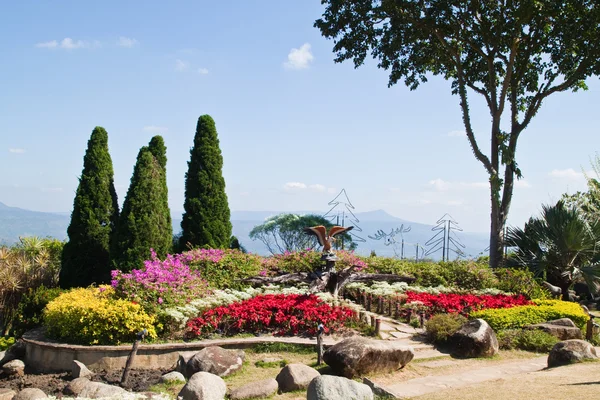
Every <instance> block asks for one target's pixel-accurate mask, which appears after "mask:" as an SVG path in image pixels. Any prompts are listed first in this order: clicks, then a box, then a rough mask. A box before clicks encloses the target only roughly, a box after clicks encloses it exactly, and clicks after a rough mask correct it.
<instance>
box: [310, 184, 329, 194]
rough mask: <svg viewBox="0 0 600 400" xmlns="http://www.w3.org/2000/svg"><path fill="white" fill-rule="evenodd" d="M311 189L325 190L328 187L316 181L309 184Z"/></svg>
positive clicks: (316, 190)
mask: <svg viewBox="0 0 600 400" xmlns="http://www.w3.org/2000/svg"><path fill="white" fill-rule="evenodd" d="M309 188H310V189H312V190H314V191H315V192H324V191H326V190H327V188H326V187H325V186H324V185H321V184H319V183H316V184H314V185H310V186H309Z"/></svg>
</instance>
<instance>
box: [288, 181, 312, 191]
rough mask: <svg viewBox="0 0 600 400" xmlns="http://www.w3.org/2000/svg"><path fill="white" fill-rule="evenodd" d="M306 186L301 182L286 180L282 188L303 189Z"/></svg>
mask: <svg viewBox="0 0 600 400" xmlns="http://www.w3.org/2000/svg"><path fill="white" fill-rule="evenodd" d="M306 188H307V186H306V183H302V182H287V183H286V184H285V185H283V189H284V190H286V191H292V190H304V189H306Z"/></svg>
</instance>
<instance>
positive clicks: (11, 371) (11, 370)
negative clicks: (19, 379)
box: [2, 360, 25, 376]
mask: <svg viewBox="0 0 600 400" xmlns="http://www.w3.org/2000/svg"><path fill="white" fill-rule="evenodd" d="M2 371H3V372H4V373H5V374H6V375H8V376H12V375H18V376H23V375H25V363H24V362H23V361H21V360H12V361H9V362H7V363H6V364H4V365H3V366H2Z"/></svg>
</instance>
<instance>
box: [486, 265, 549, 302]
mask: <svg viewBox="0 0 600 400" xmlns="http://www.w3.org/2000/svg"><path fill="white" fill-rule="evenodd" d="M494 273H495V274H496V277H497V278H498V284H497V285H496V287H497V288H498V289H500V290H503V291H505V292H512V293H521V294H523V295H525V296H527V297H528V298H530V299H548V298H550V294H549V293H548V291H547V290H546V289H545V288H543V287H542V286H540V284H539V283H538V281H537V280H536V279H535V277H534V276H533V273H532V272H531V271H529V270H526V269H517V268H498V269H496V270H494Z"/></svg>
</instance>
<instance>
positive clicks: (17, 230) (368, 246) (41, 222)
mask: <svg viewBox="0 0 600 400" xmlns="http://www.w3.org/2000/svg"><path fill="white" fill-rule="evenodd" d="M280 213H281V211H232V212H231V223H232V225H233V234H234V235H235V236H237V238H238V239H239V240H240V242H241V243H242V245H243V246H244V247H245V248H246V249H247V250H248V251H250V252H252V253H258V254H262V255H267V254H269V253H268V251H267V248H266V246H265V245H264V244H263V243H261V242H259V241H253V240H251V239H250V237H249V233H250V231H251V230H252V228H254V227H255V226H257V225H260V224H262V223H263V222H264V220H265V219H266V218H268V217H269V216H273V215H277V214H280ZM296 213H298V214H305V213H309V212H308V211H298V212H296ZM310 213H314V214H323V213H321V212H315V211H312V212H310ZM181 215H182V212H173V213H172V217H173V232H179V231H180V223H181ZM69 220H70V215H69V214H68V213H48V212H39V211H31V210H25V209H22V208H18V207H9V206H7V205H5V204H3V203H1V202H0V244H12V243H15V242H17V241H18V240H19V237H23V236H38V237H47V236H50V237H54V238H57V239H60V240H64V239H66V238H67V226H68V225H69ZM432 222H434V223H435V222H436V220H432ZM345 225H354V226H355V229H354V230H353V231H352V232H351V233H352V234H353V235H355V236H356V237H359V238H362V239H364V240H365V241H364V242H361V241H359V242H358V247H357V249H356V252H357V253H359V254H362V255H368V254H370V252H371V251H372V250H373V251H375V252H376V253H377V255H382V256H394V255H395V254H396V255H400V254H401V252H402V250H401V247H402V246H401V238H400V234H396V235H395V240H396V244H394V243H391V242H392V241H391V240H389V239H388V240H387V244H386V238H385V237H382V238H381V239H379V240H376V239H374V237H375V236H376V233H377V232H378V231H381V232H383V233H384V234H388V235H389V234H390V233H391V232H392V230H396V229H398V228H401V227H403V228H404V229H406V228H408V227H410V231H408V232H405V233H403V234H402V236H404V241H405V245H404V257H405V258H413V259H414V258H415V256H416V248H417V244H418V245H419V246H420V247H419V258H422V257H423V252H424V251H425V252H427V251H428V250H430V251H432V250H436V249H438V248H439V250H437V251H433V252H432V253H431V254H428V255H427V257H428V258H433V259H440V258H441V257H442V250H441V241H442V236H443V232H441V231H432V228H434V225H429V224H423V223H418V222H412V221H407V220H403V219H400V218H397V217H394V216H392V215H390V214H388V213H387V212H385V211H383V210H375V211H368V212H362V213H355V214H353V215H351V218H350V222H348V221H346V222H345ZM436 233H437V234H438V236H437V237H436V240H433V241H432V242H436V241H437V242H439V244H438V245H437V246H436V245H433V246H432V245H430V246H425V243H427V242H428V241H429V240H430V238H432V237H433V236H434V235H435V234H436ZM451 238H452V239H453V240H454V241H456V242H461V243H462V244H464V246H465V247H464V248H463V249H462V251H463V252H464V254H465V255H466V256H470V257H477V256H478V255H481V254H482V253H483V252H484V250H485V249H486V248H487V246H488V243H489V242H488V240H489V236H488V235H487V234H486V233H474V232H461V231H453V232H452V233H451ZM355 240H357V239H355ZM450 258H451V259H454V258H456V254H455V253H454V252H453V251H451V252H450Z"/></svg>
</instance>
